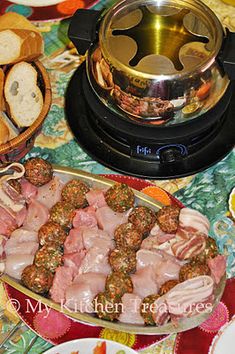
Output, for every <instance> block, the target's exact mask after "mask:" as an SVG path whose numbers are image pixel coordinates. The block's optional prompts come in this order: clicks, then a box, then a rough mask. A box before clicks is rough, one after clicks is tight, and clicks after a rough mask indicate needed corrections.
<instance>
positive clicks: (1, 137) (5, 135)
mask: <svg viewBox="0 0 235 354" xmlns="http://www.w3.org/2000/svg"><path fill="white" fill-rule="evenodd" d="M9 138H10V132H9V129H8V127H7V125H6V124H5V122H4V121H3V119H2V113H1V112H0V145H2V144H5V143H6V142H7V141H8V140H9Z"/></svg>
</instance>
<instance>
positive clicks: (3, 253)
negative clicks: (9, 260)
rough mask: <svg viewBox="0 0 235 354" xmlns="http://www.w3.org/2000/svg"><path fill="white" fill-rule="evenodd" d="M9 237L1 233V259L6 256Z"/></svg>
mask: <svg viewBox="0 0 235 354" xmlns="http://www.w3.org/2000/svg"><path fill="white" fill-rule="evenodd" d="M7 240H8V238H7V237H6V236H3V235H0V261H2V260H4V259H5V257H6V253H5V245H6V242H7Z"/></svg>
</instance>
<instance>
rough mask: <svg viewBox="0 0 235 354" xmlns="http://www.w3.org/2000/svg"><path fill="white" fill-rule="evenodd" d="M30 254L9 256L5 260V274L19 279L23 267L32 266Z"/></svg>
mask: <svg viewBox="0 0 235 354" xmlns="http://www.w3.org/2000/svg"><path fill="white" fill-rule="evenodd" d="M33 260H34V255H32V254H11V255H9V256H7V257H6V260H5V273H6V274H8V275H9V276H11V277H13V278H16V279H21V274H22V272H23V270H24V268H25V267H27V266H28V265H31V264H33Z"/></svg>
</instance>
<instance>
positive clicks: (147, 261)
mask: <svg viewBox="0 0 235 354" xmlns="http://www.w3.org/2000/svg"><path fill="white" fill-rule="evenodd" d="M136 259H137V266H136V268H137V270H139V269H141V268H144V267H147V266H154V267H159V266H160V265H161V263H162V262H163V260H164V257H163V255H162V254H161V253H160V252H158V251H149V250H144V249H140V250H139V251H138V252H137V253H136Z"/></svg>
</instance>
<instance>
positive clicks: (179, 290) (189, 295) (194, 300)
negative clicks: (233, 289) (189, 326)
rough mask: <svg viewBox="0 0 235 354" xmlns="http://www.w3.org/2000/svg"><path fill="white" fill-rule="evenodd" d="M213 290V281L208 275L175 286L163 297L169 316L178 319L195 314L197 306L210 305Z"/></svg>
mask: <svg viewBox="0 0 235 354" xmlns="http://www.w3.org/2000/svg"><path fill="white" fill-rule="evenodd" d="M213 290H214V281H213V279H212V278H211V277H210V276H208V275H202V276H199V277H196V278H193V279H189V280H186V281H184V282H183V283H180V284H178V285H176V286H175V287H174V288H173V289H172V290H170V291H169V292H168V293H167V294H166V295H165V296H166V303H167V305H168V309H169V312H170V314H172V315H174V316H178V317H188V316H192V315H194V314H197V313H198V311H197V304H199V305H202V304H206V303H207V302H208V304H209V305H211V301H212V298H213ZM200 310H202V308H200Z"/></svg>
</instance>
